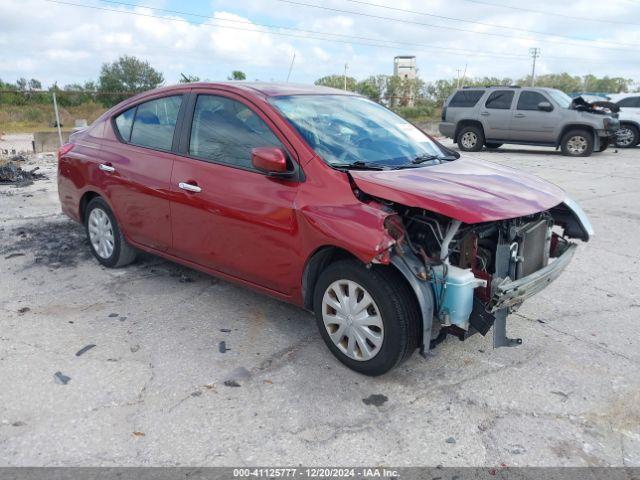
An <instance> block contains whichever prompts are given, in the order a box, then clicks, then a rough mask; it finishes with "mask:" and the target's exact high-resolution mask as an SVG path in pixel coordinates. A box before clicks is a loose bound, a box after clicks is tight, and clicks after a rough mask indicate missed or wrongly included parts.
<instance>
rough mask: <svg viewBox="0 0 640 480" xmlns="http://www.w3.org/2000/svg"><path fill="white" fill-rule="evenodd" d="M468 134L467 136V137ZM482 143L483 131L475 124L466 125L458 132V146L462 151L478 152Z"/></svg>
mask: <svg viewBox="0 0 640 480" xmlns="http://www.w3.org/2000/svg"><path fill="white" fill-rule="evenodd" d="M467 135H468V138H467ZM483 145H484V132H483V131H482V128H480V127H476V126H475V125H467V126H465V127H462V128H461V129H460V132H458V148H459V149H460V150H462V151H463V152H479V151H480V150H482V146H483Z"/></svg>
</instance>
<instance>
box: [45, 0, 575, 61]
mask: <svg viewBox="0 0 640 480" xmlns="http://www.w3.org/2000/svg"><path fill="white" fill-rule="evenodd" d="M44 1H46V2H49V3H55V4H58V5H66V6H73V7H81V8H88V9H92V10H101V11H106V12H113V13H119V14H126V15H135V16H141V17H149V18H157V19H160V20H165V21H172V22H182V23H187V24H189V25H206V26H211V27H218V28H227V29H232V30H242V31H248V32H256V33H269V34H273V35H281V36H285V37H295V38H303V39H307V40H323V41H329V42H335V43H340V44H349V45H362V46H367V47H376V48H387V49H394V50H395V49H397V48H398V47H394V46H390V45H389V43H396V44H398V45H407V46H412V47H419V48H424V49H431V50H436V51H448V52H449V53H450V54H451V55H464V56H468V55H469V54H473V55H477V56H486V57H500V58H527V56H526V55H518V54H509V53H499V52H487V51H485V50H468V49H462V48H454V47H442V46H440V45H429V44H422V43H410V42H398V41H389V40H383V39H376V38H372V37H359V36H352V35H344V34H333V33H331V34H328V33H325V32H318V31H314V30H302V29H298V28H293V27H282V26H276V25H264V24H259V23H253V22H247V21H242V20H232V19H226V18H217V19H216V21H217V22H218V21H222V22H234V23H242V24H245V25H252V26H261V27H265V28H281V29H283V30H292V31H299V32H307V33H311V34H314V35H324V36H326V35H336V36H339V37H342V38H345V39H351V38H353V39H356V40H358V41H351V40H349V41H346V40H338V39H334V38H326V37H314V36H308V35H295V34H291V33H283V32H276V31H273V30H259V29H255V28H242V27H232V26H229V25H220V24H217V23H211V22H202V23H199V24H195V23H193V22H190V21H189V20H186V19H184V18H169V17H163V16H160V15H153V14H148V13H142V12H132V11H126V10H117V9H113V8H106V7H99V6H95V5H85V4H80V3H73V2H66V1H62V0H44ZM110 3H117V4H119V5H127V6H132V7H139V6H140V5H135V4H128V3H125V2H115V1H112V2H110ZM145 8H149V9H150V10H159V11H164V12H167V13H169V12H170V13H174V14H181V15H192V16H197V17H204V16H203V15H198V14H192V13H189V12H181V11H177V10H167V9H160V8H158V9H156V8H155V7H145ZM206 18H210V17H206ZM359 40H366V41H370V42H374V43H364V42H360V41H359ZM375 42H379V43H375ZM382 42H384V43H382ZM567 58H569V57H567ZM572 58H573V57H572ZM584 60H587V59H584Z"/></svg>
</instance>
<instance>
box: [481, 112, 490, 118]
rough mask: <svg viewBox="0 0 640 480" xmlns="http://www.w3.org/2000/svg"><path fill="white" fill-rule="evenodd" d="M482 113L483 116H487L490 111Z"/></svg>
mask: <svg viewBox="0 0 640 480" xmlns="http://www.w3.org/2000/svg"><path fill="white" fill-rule="evenodd" d="M480 115H483V116H485V117H486V116H488V115H489V112H480Z"/></svg>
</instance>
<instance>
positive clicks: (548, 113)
mask: <svg viewBox="0 0 640 480" xmlns="http://www.w3.org/2000/svg"><path fill="white" fill-rule="evenodd" d="M579 98H580V97H578V99H579ZM578 99H571V98H570V97H569V96H568V95H566V94H565V93H563V92H561V91H560V90H555V89H552V88H534V87H524V88H520V87H487V88H476V87H469V88H463V89H460V90H457V91H456V92H454V93H453V94H452V95H451V96H450V97H449V98H448V99H447V100H446V101H445V103H444V106H443V108H442V121H441V122H440V133H442V135H444V136H446V137H449V138H452V139H453V140H454V141H455V142H457V143H458V147H459V148H460V150H463V151H467V152H475V151H479V150H481V149H482V147H487V148H499V147H500V146H501V145H503V144H505V143H513V144H519V145H541V146H549V147H555V148H561V149H562V153H563V154H565V155H570V156H583V157H584V156H589V155H591V153H592V152H594V151H596V152H600V151H603V150H604V149H606V148H607V147H608V146H609V144H610V143H611V141H612V140H613V138H614V136H615V132H616V130H617V129H618V126H619V124H618V120H617V119H616V118H615V117H614V116H612V115H608V114H606V113H605V112H604V111H602V110H598V109H593V108H589V107H588V105H589V104H588V103H587V102H583V103H582V104H580V103H579V100H578ZM585 103H586V105H587V106H585Z"/></svg>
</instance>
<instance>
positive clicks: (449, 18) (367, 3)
mask: <svg viewBox="0 0 640 480" xmlns="http://www.w3.org/2000/svg"><path fill="white" fill-rule="evenodd" d="M345 1H347V2H351V3H357V4H360V5H369V6H372V7H378V8H384V9H387V10H394V11H397V12H404V13H411V14H414V15H424V16H427V17H434V18H441V19H443V20H453V21H455V22H464V23H472V24H475V25H483V26H485V27H494V28H504V29H506V30H515V31H517V32H528V33H535V34H537V35H545V36H551V37H559V38H568V39H573V40H585V39H583V38H580V37H573V36H570V35H559V34H555V33H548V32H542V31H540V30H526V29H523V28H519V27H509V26H506V25H497V24H495V23H484V22H478V21H475V20H467V19H463V18H457V17H448V16H446V15H437V14H435V13H429V12H420V11H417V10H409V9H406V8H399V7H392V6H389V5H381V4H379V3H373V2H365V1H363V0H345ZM627 1H629V0H627ZM505 7H506V5H505ZM539 13H542V12H539ZM545 15H554V16H555V15H556V14H555V13H551V12H547V13H545ZM569 18H575V19H577V20H585V19H584V18H581V17H569ZM590 20H591V21H593V22H601V23H615V24H620V23H622V24H625V25H635V26H640V23H631V22H620V21H616V20H602V19H597V18H593V19H590ZM622 45H631V46H634V45H633V44H627V43H625V44H622Z"/></svg>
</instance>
